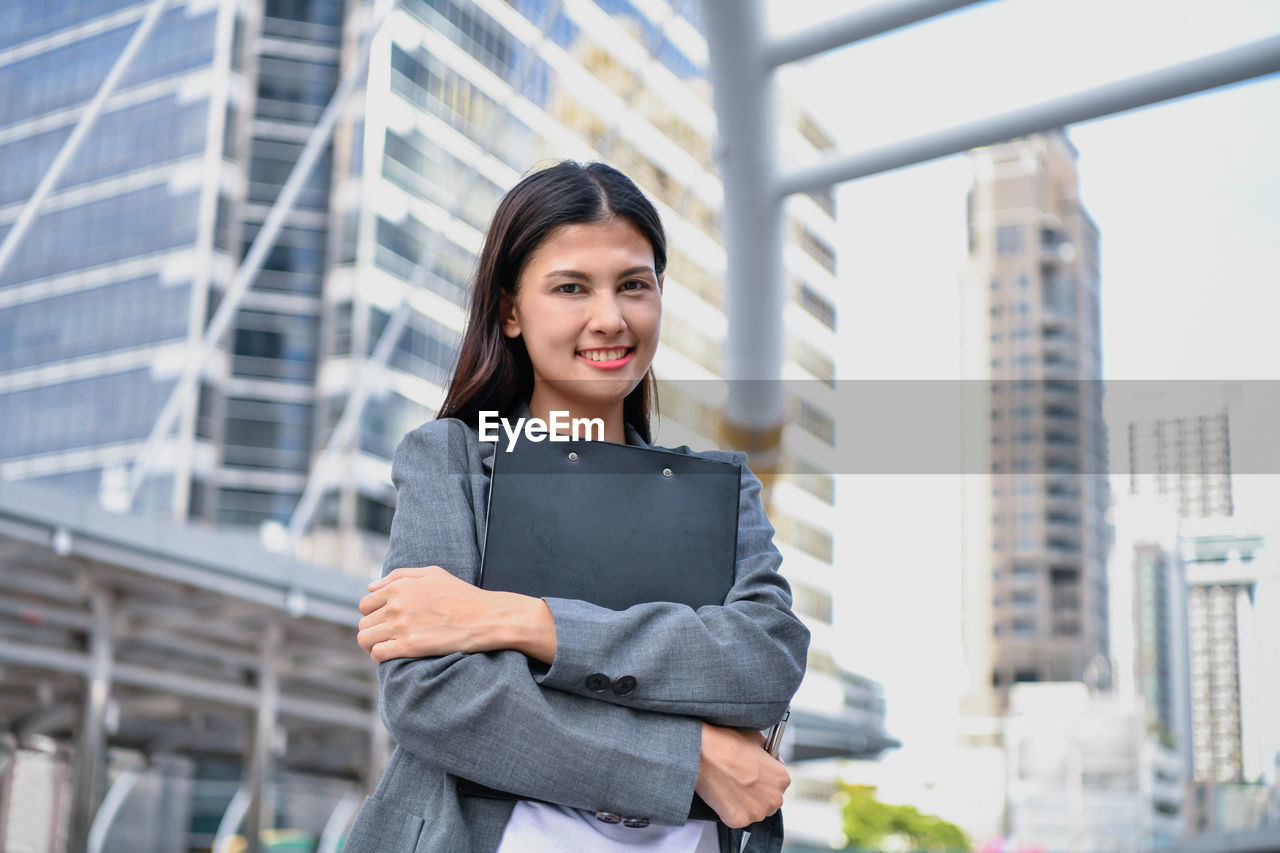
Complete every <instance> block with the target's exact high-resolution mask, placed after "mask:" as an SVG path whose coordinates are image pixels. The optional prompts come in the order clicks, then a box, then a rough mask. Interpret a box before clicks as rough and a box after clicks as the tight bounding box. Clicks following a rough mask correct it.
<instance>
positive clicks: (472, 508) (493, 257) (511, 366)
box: [346, 163, 809, 853]
mask: <svg viewBox="0 0 1280 853" xmlns="http://www.w3.org/2000/svg"><path fill="white" fill-rule="evenodd" d="M665 266H666V239H665V235H664V233H663V230H662V225H661V222H660V221H659V218H658V215H657V212H656V211H655V210H654V208H653V206H652V204H651V203H650V202H649V201H648V199H646V198H645V197H644V195H643V194H642V193H641V192H640V191H639V190H638V189H637V188H636V186H635V185H634V184H633V183H632V182H631V181H630V180H629V179H628V178H627V177H625V176H624V175H622V174H621V173H620V172H618V171H617V170H615V169H612V168H610V167H608V166H605V165H603V164H599V163H593V164H589V165H586V166H582V165H579V164H576V163H561V164H559V165H557V166H554V167H552V168H550V169H546V170H544V171H541V172H536V173H534V174H532V175H530V176H528V177H526V178H525V179H524V180H522V181H521V182H520V183H519V184H518V185H517V186H516V187H515V188H514V189H512V190H511V192H510V193H508V194H507V196H506V197H505V198H504V199H503V200H502V202H501V204H500V205H499V206H498V210H497V212H496V213H495V214H494V219H493V222H492V225H491V226H490V229H489V233H488V235H487V238H486V241H485V245H484V248H483V250H482V252H481V255H480V259H479V264H478V268H477V275H476V285H475V291H474V294H473V297H472V305H471V313H470V318H469V321H468V326H467V332H466V334H465V336H464V339H463V343H462V348H461V352H460V354H459V361H458V367H457V370H456V371H455V374H454V377H453V381H452V384H451V386H450V388H449V392H448V395H447V396H446V399H445V401H444V404H443V406H442V407H441V409H440V412H439V416H438V419H437V420H435V421H431V422H428V423H426V424H424V425H423V426H421V427H419V428H418V429H416V430H414V431H413V432H411V433H409V435H407V436H406V437H405V439H404V441H403V442H402V443H401V445H400V447H399V449H398V450H397V451H396V457H395V461H394V464H393V468H392V479H393V481H394V482H395V485H396V489H397V493H398V497H397V503H396V513H395V518H394V521H393V523H392V527H391V542H390V547H389V550H388V553H387V557H386V562H385V568H386V570H388V572H389V573H388V574H386V575H385V577H384V578H382V580H380V581H376V582H375V583H373V584H370V594H369V595H368V596H366V598H365V599H364V600H362V601H361V604H360V609H361V612H362V613H363V614H365V615H364V618H363V619H361V621H360V634H359V642H360V645H361V646H362V647H363V648H364V649H365V650H366V651H368V652H369V653H370V655H371V657H372V658H373V659H374V660H376V661H378V662H379V664H380V665H379V668H378V676H379V682H380V685H381V698H382V709H383V718H384V720H385V722H386V724H387V728H388V730H389V731H390V733H391V735H392V736H393V738H394V739H395V741H396V743H397V748H396V750H395V752H394V753H393V754H392V756H391V759H390V762H389V763H388V766H387V769H386V772H385V773H384V775H383V778H382V781H381V782H380V783H379V785H378V789H377V791H376V792H375V793H374V795H373V796H372V797H370V798H368V799H367V800H366V801H365V803H364V805H363V806H362V808H361V810H360V813H359V815H358V817H357V819H356V822H355V824H354V825H353V827H352V830H351V833H350V836H349V840H348V843H347V847H346V850H347V851H348V853H365V851H371V853H372V851H376V853H397V851H413V850H416V851H419V853H421V851H448V853H454V851H486V853H489V851H495V850H497V851H500V853H518V851H539V853H541V851H548V850H570V851H576V850H588V851H607V850H614V849H624V848H626V849H633V848H635V847H637V846H639V847H642V848H643V849H649V850H663V851H681V853H704V851H715V850H734V851H737V850H738V844H739V838H740V832H739V831H738V830H739V829H741V828H743V827H748V826H751V828H752V830H753V835H752V839H751V848H752V849H760V850H777V849H779V848H780V846H781V830H780V822H779V821H778V820H777V819H776V818H773V819H770V820H769V821H767V822H766V823H765V824H763V825H754V824H756V823H757V822H758V821H762V820H764V819H765V818H767V817H768V816H770V815H772V814H774V813H775V812H776V811H777V809H778V807H779V805H780V804H781V801H782V799H781V798H782V792H783V790H784V789H785V788H786V786H787V784H788V783H789V781H790V780H789V777H788V775H787V773H786V770H785V769H784V768H783V767H782V765H781V764H780V763H779V762H778V761H776V760H775V759H773V758H771V757H770V756H769V755H768V754H767V753H766V752H765V751H764V750H763V749H762V748H761V737H760V735H759V733H758V730H759V729H763V728H766V727H768V726H770V725H772V724H773V723H775V722H777V721H778V719H779V718H780V717H781V716H782V714H783V711H784V710H785V708H786V706H787V703H788V702H789V701H790V699H791V696H792V695H793V694H794V692H795V690H796V689H797V687H798V686H799V683H800V679H801V677H802V676H803V674H804V661H805V656H806V652H807V648H808V641H809V635H808V631H807V630H806V629H805V628H804V626H803V625H802V624H801V623H800V621H799V620H798V619H797V618H796V617H795V616H794V615H793V614H792V613H791V610H790V605H791V595H790V590H789V588H788V586H787V584H786V582H785V581H784V580H783V579H782V578H781V576H779V575H778V573H777V568H778V566H779V564H780V562H781V559H780V557H779V555H778V552H777V549H776V548H774V546H773V543H772V533H773V530H772V527H770V525H769V523H768V520H767V519H766V518H765V515H764V510H763V507H762V504H761V501H760V482H759V480H757V479H756V477H755V476H754V475H753V474H751V472H750V471H749V470H748V469H747V468H746V466H745V464H744V465H742V472H743V473H742V487H741V493H740V507H739V531H738V553H737V557H736V569H735V581H734V586H733V588H732V590H731V592H730V594H729V596H728V598H727V599H726V602H725V604H724V605H723V606H715V607H704V608H700V609H699V610H698V611H697V612H695V611H694V610H692V609H691V608H689V607H686V606H684V605H678V604H672V603H669V602H654V603H651V604H642V605H639V606H636V607H632V608H630V609H628V610H626V611H622V612H616V611H611V610H606V609H604V608H601V607H597V606H595V605H592V604H589V603H586V602H583V601H577V600H569V599H555V598H548V599H538V598H530V597H527V596H522V595H516V594H514V593H505V592H495V591H486V590H482V589H479V588H477V587H475V586H473V583H474V582H475V581H476V579H477V574H478V571H479V566H480V556H479V552H480V543H482V542H483V541H484V531H485V524H486V515H485V513H486V504H487V497H488V484H489V474H490V471H491V470H492V459H493V452H494V445H493V444H492V443H489V442H482V441H480V440H479V437H478V434H477V423H478V419H479V414H480V413H481V412H497V413H498V415H499V416H500V417H503V418H506V419H507V420H508V421H510V422H512V423H514V422H515V421H516V419H517V418H520V417H528V416H530V415H532V416H534V417H539V418H542V419H543V420H549V413H550V412H552V411H568V412H569V413H570V415H571V417H573V418H584V417H590V418H600V419H602V421H603V423H604V426H605V429H604V439H605V440H607V441H613V442H618V443H623V442H627V443H631V444H637V445H642V446H647V444H648V442H649V439H650V432H649V406H650V402H651V401H652V399H653V397H652V394H653V390H652V388H653V376H652V373H651V372H650V370H649V366H650V363H651V362H652V360H653V356H654V352H655V350H656V348H657V345H658V327H659V322H660V319H661V292H662V280H663V271H664V268H665ZM490 417H491V416H490ZM676 452H681V453H691V451H689V449H688V448H680V449H678V450H677V451H676ZM697 455H700V456H705V457H708V458H714V459H721V460H732V461H736V462H738V463H743V462H744V460H745V455H744V454H741V453H737V454H730V453H724V452H714V451H713V452H708V453H702V454H697ZM626 503H627V496H626V495H625V494H620V495H619V496H618V507H619V512H625V511H626ZM752 730H757V731H752ZM459 778H463V779H467V780H471V781H473V782H477V783H480V784H481V785H484V786H488V787H490V788H494V789H497V790H499V791H509V792H512V793H514V794H517V795H519V796H520V797H521V798H522V799H520V800H518V801H516V800H512V799H499V798H487V797H479V796H471V795H467V794H461V793H459V790H458V779H459ZM695 792H696V793H697V794H698V795H699V796H700V797H701V798H702V799H703V800H704V801H705V802H706V803H707V804H708V805H709V806H711V808H712V809H714V810H715V812H716V814H717V815H718V817H719V821H710V820H705V821H702V820H688V817H689V805H690V801H691V800H692V798H693V795H694V793H695Z"/></svg>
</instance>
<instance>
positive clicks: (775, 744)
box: [738, 708, 791, 853]
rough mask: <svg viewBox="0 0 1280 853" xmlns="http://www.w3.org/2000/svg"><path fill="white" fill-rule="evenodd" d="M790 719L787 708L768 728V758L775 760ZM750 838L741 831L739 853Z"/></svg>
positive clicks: (766, 740)
mask: <svg viewBox="0 0 1280 853" xmlns="http://www.w3.org/2000/svg"><path fill="white" fill-rule="evenodd" d="M790 718H791V709H790V708H788V709H787V710H786V711H785V712H784V713H783V714H782V719H781V720H778V722H776V723H774V724H773V725H772V726H771V727H770V728H769V734H768V735H767V736H766V737H765V740H764V750H765V752H767V753H769V755H770V756H772V757H774V758H777V757H778V751H779V750H780V749H781V748H782V734H783V732H785V731H786V730H787V720H789V719H790ZM750 838H751V830H749V829H744V830H743V831H742V843H741V844H740V845H739V846H738V850H739V853H741V851H743V850H746V849H747V841H748V840H749V839H750Z"/></svg>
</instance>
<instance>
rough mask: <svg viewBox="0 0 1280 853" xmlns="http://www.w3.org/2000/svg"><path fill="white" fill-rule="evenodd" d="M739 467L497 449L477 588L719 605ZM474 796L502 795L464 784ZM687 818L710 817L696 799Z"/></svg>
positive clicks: (631, 452)
mask: <svg viewBox="0 0 1280 853" xmlns="http://www.w3.org/2000/svg"><path fill="white" fill-rule="evenodd" d="M741 479H742V469H741V467H740V466H738V465H736V464H734V463H731V462H719V461H716V460H713V459H702V458H699V457H696V456H686V455H684V454H682V453H675V452H672V451H669V450H658V449H655V448H647V447H633V446H631V445H625V444H614V443H612V442H605V441H573V440H570V441H558V440H557V441H552V440H550V438H549V437H544V440H542V441H536V442H535V441H530V440H529V438H528V437H527V436H523V435H522V436H521V440H519V441H517V442H516V443H515V444H514V445H512V449H511V450H510V451H508V450H507V445H506V443H505V440H504V441H499V443H498V446H497V448H495V451H494V456H493V477H492V480H491V481H490V486H489V513H488V527H487V529H486V532H485V544H484V551H483V556H482V562H481V568H480V586H481V587H483V588H484V589H494V590H503V591H505V592H518V593H522V594H524V595H531V596H534V597H536V598H573V599H580V600H585V601H589V602H591V603H593V604H598V605H600V606H601V607H608V608H610V609H612V610H625V609H627V608H628V607H632V606H634V605H636V604H643V603H647V602H652V601H673V602H677V603H680V604H685V605H688V606H689V607H692V608H694V609H697V608H698V607H702V606H703V605H708V604H723V603H724V601H725V599H726V598H727V597H728V595H729V590H730V589H731V588H732V587H733V580H734V568H735V561H736V557H737V550H738V549H737V542H738V493H739V488H740V483H741ZM458 790H459V791H460V792H461V793H463V794H468V795H470V796H479V797H496V798H500V799H512V798H514V795H513V794H508V793H505V792H503V791H498V790H495V789H493V788H488V787H486V786H484V785H480V784H478V783H476V782H471V781H468V780H466V779H459V780H458ZM689 817H690V819H700V820H716V819H718V816H717V815H716V813H715V811H714V810H712V809H711V807H710V806H708V805H706V803H704V802H703V801H702V799H701V798H699V797H697V796H695V797H694V800H693V804H692V805H691V807H690V810H689Z"/></svg>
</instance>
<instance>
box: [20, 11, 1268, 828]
mask: <svg viewBox="0 0 1280 853" xmlns="http://www.w3.org/2000/svg"><path fill="white" fill-rule="evenodd" d="M1277 72H1280V5H1277V4H1276V3H1274V2H1272V0H1253V2H1249V0H1229V1H1228V0H1223V2H1213V3H1210V2H1156V1H1155V0H1150V2H1139V0H1126V2H1114V1H1113V2H1104V0H1076V2H1070V3H1068V2H1047V0H988V2H976V3H975V2H960V0H951V1H950V2H947V0H883V2H880V3H874V4H869V3H861V2H835V1H834V0H788V2H780V0H769V2H755V1H754V0H670V2H667V0H398V2H390V0H372V2H369V0H186V2H184V0H145V2H136V0H80V2H72V0H5V2H2V3H0V732H2V734H0V850H3V851H13V852H14V853H18V851H64V850H69V851H84V850H89V851H166V853H167V851H189V850H210V849H214V850H218V851H223V850H244V849H250V850H258V849H262V850H267V849H277V850H286V849H287V850H309V851H310V850H314V851H335V850H339V849H341V846H342V841H343V837H344V834H345V832H346V829H347V827H348V826H349V824H350V821H351V819H352V817H353V816H354V813H355V809H356V808H357V807H358V805H359V803H360V801H361V798H362V797H363V796H364V795H365V794H366V793H368V792H369V790H370V788H371V786H372V784H373V782H374V781H376V779H377V778H378V775H379V773H380V772H381V768H382V765H383V763H384V762H385V760H386V758H387V755H388V752H389V747H388V743H387V738H386V735H385V732H384V731H383V728H382V724H381V722H380V720H379V718H378V715H377V698H376V682H375V677H374V666H373V664H372V663H371V662H370V661H369V660H368V659H367V657H366V656H365V655H364V654H363V653H362V652H361V651H360V649H359V648H358V647H357V646H356V644H355V638H354V625H355V622H356V620H357V618H358V613H357V611H356V609H355V603H356V602H357V601H358V599H359V598H360V596H361V594H362V592H363V590H364V586H365V584H366V583H367V581H368V579H369V578H370V577H372V576H376V575H377V574H378V573H379V571H380V568H381V560H382V555H383V552H384V551H385V548H386V537H387V532H388V530H389V527H390V520H391V516H392V513H393V510H394V504H395V493H394V490H393V489H392V486H391V482H390V464H391V463H390V459H391V456H392V453H393V451H394V449H395V447H396V445H397V443H398V442H399V440H400V438H401V437H402V436H403V435H404V433H405V432H407V431H409V430H410V429H412V428H414V427H416V426H417V425H418V424H420V423H422V422H423V421H424V420H426V419H428V418H431V417H433V415H434V412H435V410H436V407H437V406H438V405H439V404H440V402H441V401H442V399H443V391H444V387H445V383H446V382H447V379H448V376H449V372H450V369H451V367H452V361H453V358H454V355H455V352H456V347H457V343H458V341H459V338H460V334H461V332H462V328H463V321H464V316H465V306H466V303H467V298H468V288H469V277H470V274H471V268H472V264H473V260H474V256H475V253H476V252H477V250H478V248H479V246H480V242H481V240H482V238H483V233H484V229H485V227H486V225H487V222H488V218H489V216H490V215H491V213H492V211H493V208H494V206H495V204H496V202H497V200H498V199H499V198H500V197H501V195H502V194H503V193H504V192H505V191H506V190H507V189H508V188H510V187H511V186H512V185H513V184H514V183H515V182H516V181H517V180H518V179H519V178H520V176H522V175H523V174H525V173H526V172H528V171H529V170H531V169H533V168H536V167H537V166H540V165H547V164H549V163H551V162H554V161H555V160H558V159H562V158H573V159H578V160H597V159H598V160H604V161H607V162H610V163H612V164H614V165H616V166H617V167H618V168H620V169H622V170H623V171H624V172H626V173H627V174H629V175H631V176H632V177H633V178H634V179H635V180H636V181H637V183H639V184H640V185H641V186H642V188H643V189H645V190H646V192H647V193H648V194H649V195H650V197H651V198H653V200H654V201H655V203H656V204H657V205H658V208H659V210H660V212H661V214H662V216H663V220H664V223H665V225H666V227H667V230H668V236H669V240H670V247H669V266H668V271H667V279H666V286H665V290H664V307H665V310H664V316H663V329H662V340H663V346H662V348H661V349H660V351H659V355H658V357H657V359H656V361H655V364H654V369H655V372H656V373H657V375H658V376H659V378H660V379H661V380H662V382H663V384H662V388H661V391H660V395H659V399H660V407H661V422H660V426H659V428H658V430H657V440H658V443H660V444H665V445H679V444H685V443H688V444H690V445H692V446H694V447H712V446H717V445H720V446H732V447H737V448H741V449H746V450H748V451H749V452H750V454H751V464H752V467H753V469H755V470H756V471H757V472H758V473H760V474H761V476H762V479H763V480H764V481H765V483H766V487H767V488H766V500H767V505H768V509H769V513H770V517H771V519H772V521H773V523H774V526H775V528H776V530H777V542H778V544H779V548H780V549H781V550H782V552H783V554H784V558H785V565H784V573H785V575H786V576H787V578H788V580H789V582H790V583H791V586H792V590H793V592H794V595H795V608H796V610H797V612H798V613H799V614H800V615H801V616H802V617H803V618H804V619H805V621H806V623H807V624H808V625H809V626H810V628H811V629H812V632H813V646H812V650H811V653H810V659H809V671H808V675H807V677H806V680H805V683H804V685H803V687H802V688H801V691H800V693H799V694H798V695H797V697H796V701H795V704H794V713H793V716H792V721H791V727H790V728H789V730H788V737H787V739H786V741H785V743H784V755H785V756H786V758H787V760H788V762H789V766H790V769H791V772H792V775H793V778H794V783H793V785H792V787H791V790H790V791H789V792H788V801H787V805H786V808H785V814H786V826H787V833H788V846H789V848H792V849H794V850H797V851H800V850H825V849H831V848H837V849H841V848H844V849H861V850H913V849H921V850H923V849H931V850H951V851H958V850H980V851H990V853H996V851H1001V852H1002V853H1003V851H1026V853H1032V851H1037V853H1049V851H1064V853H1065V851H1071V852H1072V853H1101V851H1115V853H1131V851H1142V850H1151V849H1156V848H1165V849H1170V850H1179V851H1255V850H1256V851H1262V850H1280V780H1278V778H1277V777H1278V773H1277V770H1278V769H1280V667H1278V666H1277V664H1276V660H1275V655H1276V650H1277V649H1280V546H1277V544H1276V543H1277V542H1278V541H1280V464H1277V462H1276V460H1277V446H1278V445H1277V442H1276V441H1275V440H1274V438H1273V436H1274V435H1276V434H1280V335H1278V334H1277V333H1276V323H1277V317H1280V288H1278V287H1277V285H1280V281H1278V280H1277V274H1278V273H1277V271H1278V270H1280V239H1277V236H1278V235H1280V157H1277V156H1276V154H1275V152H1276V151H1280V78H1277V76H1276V75H1277ZM877 435H878V436H881V437H883V438H884V440H883V441H872V440H869V439H867V436H877ZM921 460H923V461H921Z"/></svg>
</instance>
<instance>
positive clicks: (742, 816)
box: [694, 723, 791, 829]
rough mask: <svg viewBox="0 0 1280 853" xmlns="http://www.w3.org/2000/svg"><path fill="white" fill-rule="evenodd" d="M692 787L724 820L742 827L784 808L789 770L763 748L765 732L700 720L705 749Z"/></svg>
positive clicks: (789, 775)
mask: <svg viewBox="0 0 1280 853" xmlns="http://www.w3.org/2000/svg"><path fill="white" fill-rule="evenodd" d="M699 758H700V762H701V763H700V764H699V766H698V782H697V785H696V786H695V787H694V791H695V792H696V793H697V794H698V796H699V797H702V799H703V800H704V801H705V802H706V804H707V805H709V806H711V808H713V809H715V811H716V814H718V815H720V819H721V820H722V821H724V822H725V824H726V825H728V826H730V827H732V828H734V829H741V828H742V827H744V826H750V825H751V824H753V823H756V822H757V821H761V820H764V819H765V818H766V817H768V816H769V815H771V814H773V813H774V812H776V811H777V810H778V809H780V808H782V792H783V791H785V790H787V786H788V785H790V784H791V774H790V773H788V772H787V768H786V767H784V766H783V765H782V762H781V761H779V760H778V759H776V758H774V757H773V756H771V755H770V754H769V753H767V752H765V751H764V736H763V735H761V734H760V733H759V732H744V731H739V730H738V729H727V728H724V727H722V726H713V725H711V724H710V723H703V724H702V751H701V754H700V756H699Z"/></svg>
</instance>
